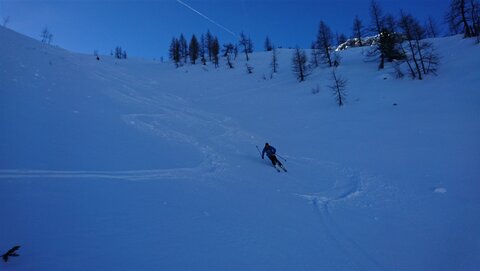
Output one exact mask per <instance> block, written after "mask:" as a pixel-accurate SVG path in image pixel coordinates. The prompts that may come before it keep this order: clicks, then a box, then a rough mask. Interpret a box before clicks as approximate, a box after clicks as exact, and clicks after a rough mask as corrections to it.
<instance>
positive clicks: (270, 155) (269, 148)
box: [262, 143, 283, 169]
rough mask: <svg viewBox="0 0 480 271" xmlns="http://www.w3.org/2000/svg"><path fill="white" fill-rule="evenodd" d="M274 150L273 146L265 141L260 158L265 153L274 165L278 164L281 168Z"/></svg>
mask: <svg viewBox="0 0 480 271" xmlns="http://www.w3.org/2000/svg"><path fill="white" fill-rule="evenodd" d="M276 152H277V150H276V149H275V148H274V147H273V146H270V145H269V144H268V143H265V147H264V148H263V151H262V159H263V157H264V156H265V153H266V154H267V156H268V158H270V161H272V164H273V166H274V167H275V166H276V165H277V164H278V166H280V167H281V168H282V169H283V165H282V163H280V161H278V159H277V156H276V155H275V153H276Z"/></svg>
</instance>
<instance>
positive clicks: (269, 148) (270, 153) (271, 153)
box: [262, 145, 277, 159]
mask: <svg viewBox="0 0 480 271" xmlns="http://www.w3.org/2000/svg"><path fill="white" fill-rule="evenodd" d="M276 152H277V150H276V149H275V148H274V147H273V146H270V145H268V146H265V147H264V148H263V151H262V159H263V157H264V155H265V153H267V156H268V157H270V156H274V155H275V153H276Z"/></svg>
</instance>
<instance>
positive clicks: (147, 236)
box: [0, 28, 480, 270]
mask: <svg viewBox="0 0 480 271" xmlns="http://www.w3.org/2000/svg"><path fill="white" fill-rule="evenodd" d="M0 40H1V41H2V42H1V43H0V129H1V131H2V132H1V133H0V213H2V214H3V219H2V223H1V224H0V225H1V226H0V250H5V251H6V250H8V249H9V248H10V247H12V246H14V245H17V244H19V245H21V246H22V248H21V249H20V254H21V256H20V257H19V258H14V259H12V260H11V261H10V262H8V263H1V264H0V268H2V269H8V270H139V269H143V270H145V269H147V270H148V269H150V270H158V269H214V270H225V269H242V270H245V269H248V270H252V269H256V270H265V269H275V270H277V269H289V270H292V269H294V270H305V269H315V270H352V269H354V270H452V269H453V270H475V269H476V268H478V266H479V265H480V258H479V257H478V255H480V234H479V232H478V228H479V227H480V217H479V216H478V213H479V211H480V200H479V199H478V196H477V194H478V190H479V188H480V185H479V184H478V176H480V169H478V161H480V152H479V150H480V143H479V141H478V137H479V135H480V107H479V103H480V92H479V89H478V86H479V83H480V77H479V76H478V66H479V64H480V50H479V47H478V45H474V43H473V41H471V40H464V39H461V38H460V37H449V38H442V39H437V40H434V41H433V42H434V43H435V45H436V46H437V49H438V51H439V53H440V55H441V58H442V65H441V67H440V69H439V76H438V77H429V78H427V79H426V80H424V81H412V80H409V79H403V80H396V79H392V76H391V75H390V74H389V72H391V71H389V70H388V69H387V70H386V71H377V70H376V63H372V62H366V61H365V57H364V56H363V49H362V48H354V49H351V50H346V51H342V52H341V54H342V57H343V60H342V65H341V66H340V68H339V73H341V74H342V76H344V77H346V78H347V79H348V100H347V104H346V106H345V107H343V108H339V107H338V106H336V104H335V102H334V99H333V98H332V96H331V93H330V91H329V90H328V88H327V86H328V85H329V84H330V82H329V81H328V78H329V71H328V69H326V68H323V69H318V70H316V71H315V72H314V73H312V74H311V75H310V76H309V77H308V78H307V81H306V82H303V83H298V82H297V81H296V80H295V78H294V76H293V74H292V72H291V68H290V60H291V53H292V51H290V50H281V51H280V56H279V57H280V71H279V73H278V74H275V75H274V76H273V78H271V77H270V71H269V70H270V68H269V63H270V54H269V53H266V52H259V53H255V54H254V55H253V56H252V60H251V63H250V65H252V66H253V67H254V68H255V69H254V73H253V74H247V73H246V69H245V62H244V60H243V58H242V57H240V59H239V60H238V61H237V62H236V63H235V66H236V68H235V69H233V70H229V69H228V68H227V67H226V65H222V66H221V68H219V69H215V68H213V66H207V67H202V66H200V65H197V66H191V65H187V66H185V67H181V68H179V69H175V68H174V67H173V66H172V65H170V64H167V63H165V64H160V63H157V62H150V61H145V60H140V59H128V60H115V59H112V58H110V57H107V56H104V57H102V58H101V60H100V61H97V60H96V59H95V58H94V57H93V56H89V55H81V54H75V53H71V52H68V51H65V50H63V49H60V48H54V47H51V46H47V45H44V44H40V43H39V42H37V41H35V40H32V39H30V38H27V37H24V36H21V35H19V34H18V33H15V32H12V31H10V30H8V29H5V28H0ZM317 85H318V86H320V89H321V91H320V93H319V94H316V95H313V94H312V93H311V88H313V87H315V86H317ZM393 104H397V105H396V106H394V105H393ZM267 141H268V142H270V143H271V144H273V145H274V146H275V147H276V148H277V150H278V151H279V154H280V155H281V156H282V157H283V158H285V159H286V160H287V161H286V162H285V165H286V166H287V168H288V169H289V172H288V173H277V172H276V171H275V170H274V169H273V168H272V167H271V166H270V165H269V162H268V161H267V159H266V160H261V159H260V157H259V156H260V155H259V153H258V151H257V150H256V147H255V146H256V145H258V146H259V147H262V146H263V144H264V143H265V142H267Z"/></svg>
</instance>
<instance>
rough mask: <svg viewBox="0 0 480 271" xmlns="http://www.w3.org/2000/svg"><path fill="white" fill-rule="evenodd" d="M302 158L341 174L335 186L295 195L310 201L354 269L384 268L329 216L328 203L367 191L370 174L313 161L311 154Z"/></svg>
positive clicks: (348, 198)
mask: <svg viewBox="0 0 480 271" xmlns="http://www.w3.org/2000/svg"><path fill="white" fill-rule="evenodd" d="M303 160H305V161H309V162H310V163H315V164H318V166H322V167H324V168H331V169H332V170H334V171H336V172H341V177H340V178H337V179H336V180H335V183H334V186H333V187H332V188H330V189H328V190H325V191H322V192H318V193H313V194H295V195H296V196H298V197H300V198H302V199H305V200H307V201H308V202H309V203H310V204H311V205H312V207H313V212H314V213H315V214H316V215H318V216H319V218H320V223H321V230H322V231H326V232H327V234H328V236H329V237H330V238H331V239H332V240H333V241H334V242H335V244H337V246H338V248H339V249H340V251H342V252H343V253H344V254H345V258H346V259H350V260H351V261H352V263H353V264H354V265H355V266H356V268H357V269H359V270H383V268H382V267H381V266H380V264H379V263H378V262H377V261H376V260H375V259H374V258H373V257H372V256H371V255H369V254H368V252H367V251H366V250H365V249H364V248H362V246H361V245H359V244H358V243H357V242H356V241H355V240H353V239H352V238H351V237H349V236H348V234H347V233H345V232H344V231H342V229H341V227H340V225H338V224H337V223H336V222H335V220H334V218H333V217H332V211H331V206H333V205H334V204H339V203H341V202H344V201H347V200H353V199H355V198H357V197H360V196H361V195H362V194H363V193H366V192H367V190H368V186H369V185H371V184H370V181H371V180H372V179H373V178H372V177H367V176H366V175H365V174H363V173H360V172H356V171H355V170H352V169H350V168H345V167H342V166H341V165H338V164H335V163H333V162H322V161H315V160H313V159H310V158H303Z"/></svg>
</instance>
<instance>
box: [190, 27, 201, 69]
mask: <svg viewBox="0 0 480 271" xmlns="http://www.w3.org/2000/svg"><path fill="white" fill-rule="evenodd" d="M188 52H189V56H190V62H191V63H192V64H195V62H196V61H197V59H198V54H199V52H200V44H199V43H198V40H197V37H196V36H195V34H194V35H192V38H191V39H190V44H189V45H188Z"/></svg>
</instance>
